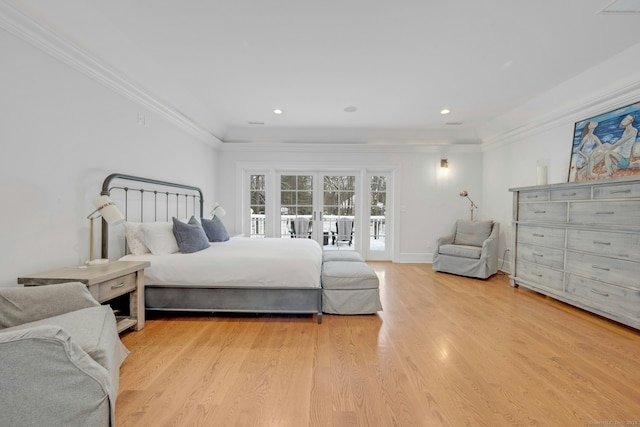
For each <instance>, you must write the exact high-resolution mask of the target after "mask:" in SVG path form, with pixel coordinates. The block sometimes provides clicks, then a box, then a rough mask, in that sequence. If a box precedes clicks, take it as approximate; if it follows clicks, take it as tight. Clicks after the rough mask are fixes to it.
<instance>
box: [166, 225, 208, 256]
mask: <svg viewBox="0 0 640 427" xmlns="http://www.w3.org/2000/svg"><path fill="white" fill-rule="evenodd" d="M173 235H174V236H176V242H178V247H179V248H180V252H182V253H184V254H190V253H192V252H198V251H201V250H203V249H206V248H208V247H209V246H210V245H209V239H207V235H206V234H205V232H204V230H203V229H202V226H201V225H200V223H199V222H198V221H197V220H196V219H195V217H191V219H190V220H189V223H188V224H185V223H184V222H182V221H180V220H179V219H177V218H175V217H174V218H173Z"/></svg>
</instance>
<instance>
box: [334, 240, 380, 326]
mask: <svg viewBox="0 0 640 427" xmlns="http://www.w3.org/2000/svg"><path fill="white" fill-rule="evenodd" d="M379 283H380V282H379V280H378V276H377V275H376V273H375V272H374V271H373V269H372V268H371V267H369V266H368V265H367V264H366V263H365V262H364V260H363V259H362V257H361V256H360V255H359V254H358V253H356V252H325V255H324V262H323V264H322V311H323V312H325V313H331V314H373V313H376V312H378V311H382V304H381V303H380V294H379Z"/></svg>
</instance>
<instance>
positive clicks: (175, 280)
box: [101, 174, 322, 323]
mask: <svg viewBox="0 0 640 427" xmlns="http://www.w3.org/2000/svg"><path fill="white" fill-rule="evenodd" d="M101 194H102V195H107V196H109V197H110V198H111V199H112V200H113V201H114V202H115V203H116V205H117V206H118V207H119V208H120V209H121V210H122V211H123V214H124V215H125V218H126V220H127V222H128V224H127V225H130V224H142V225H143V226H144V227H146V228H147V231H148V229H149V228H152V223H158V224H157V225H158V226H160V227H165V225H164V224H167V223H169V222H170V221H172V218H173V217H176V218H180V219H182V220H183V221H186V219H187V218H190V217H192V216H193V217H195V218H199V219H201V218H203V208H204V200H203V197H202V191H201V190H200V188H198V187H194V186H189V185H183V184H177V183H172V182H168V181H160V180H155V179H149V178H143V177H136V176H131V175H124V174H112V175H109V176H108V177H107V178H106V179H105V180H104V183H103V186H102V193H101ZM192 221H193V220H192ZM112 228H113V230H109V226H108V224H106V222H104V221H103V223H102V257H103V258H109V256H110V255H111V258H113V257H114V252H115V257H116V258H119V259H122V260H145V261H150V263H151V266H150V267H148V268H147V269H146V270H145V306H146V310H148V311H196V312H234V313H273V314H283V313H286V314H316V317H317V322H318V323H321V322H322V288H321V284H320V281H321V273H322V272H321V269H322V248H321V247H320V245H319V244H318V243H317V242H315V241H313V240H310V239H277V238H266V239H255V238H248V237H232V238H230V239H229V240H227V241H224V242H213V243H211V244H210V246H209V247H207V248H205V249H203V250H200V251H197V252H194V253H180V252H178V253H160V254H155V255H154V254H152V253H144V254H141V253H136V254H132V253H130V252H131V251H130V248H129V245H128V244H127V239H126V238H125V233H124V231H123V230H122V227H120V229H118V227H112ZM129 237H130V236H129Z"/></svg>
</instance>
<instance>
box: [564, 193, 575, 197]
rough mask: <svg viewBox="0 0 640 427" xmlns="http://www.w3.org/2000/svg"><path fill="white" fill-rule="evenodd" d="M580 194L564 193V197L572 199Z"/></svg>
mask: <svg viewBox="0 0 640 427" xmlns="http://www.w3.org/2000/svg"><path fill="white" fill-rule="evenodd" d="M577 195H578V193H562V197H571V196H577Z"/></svg>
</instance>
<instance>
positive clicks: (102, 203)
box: [87, 196, 125, 265]
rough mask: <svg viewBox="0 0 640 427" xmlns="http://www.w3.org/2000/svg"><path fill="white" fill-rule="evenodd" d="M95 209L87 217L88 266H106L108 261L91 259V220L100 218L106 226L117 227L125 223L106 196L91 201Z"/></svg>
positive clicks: (116, 208)
mask: <svg viewBox="0 0 640 427" xmlns="http://www.w3.org/2000/svg"><path fill="white" fill-rule="evenodd" d="M93 205H94V206H95V207H96V209H95V210H94V211H93V212H91V213H90V214H89V216H87V219H88V220H89V262H88V264H89V265H98V264H106V263H108V262H109V260H108V259H105V258H102V259H93V220H94V219H96V218H99V217H102V218H103V219H104V220H105V221H106V222H107V224H109V225H117V224H122V223H123V222H124V221H125V218H124V216H123V215H122V213H121V212H120V210H119V209H118V207H117V206H116V205H115V203H113V201H111V199H110V198H109V197H108V196H99V197H97V198H96V199H95V200H94V201H93Z"/></svg>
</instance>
